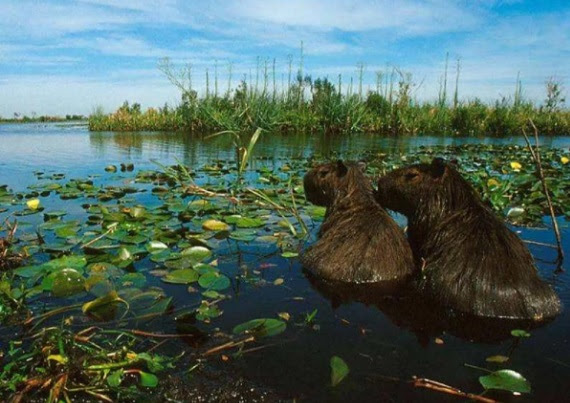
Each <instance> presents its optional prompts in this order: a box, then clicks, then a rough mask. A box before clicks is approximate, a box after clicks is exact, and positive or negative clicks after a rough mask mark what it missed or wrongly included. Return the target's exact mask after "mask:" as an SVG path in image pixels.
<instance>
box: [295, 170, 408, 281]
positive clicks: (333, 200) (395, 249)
mask: <svg viewBox="0 0 570 403" xmlns="http://www.w3.org/2000/svg"><path fill="white" fill-rule="evenodd" d="M364 169H365V165H363V164H362V163H359V164H355V163H347V164H345V163H343V162H342V161H337V162H336V163H327V164H322V165H319V166H317V167H316V168H313V169H312V170H310V171H309V172H307V174H306V175H305V177H304V181H303V184H304V187H305V195H306V197H307V200H309V201H310V202H312V203H314V204H316V205H319V206H324V207H326V208H327V211H326V215H325V220H324V222H323V224H322V225H321V228H320V230H319V240H318V241H317V242H316V243H315V244H314V245H312V246H311V247H310V248H309V249H308V250H307V251H306V252H305V253H304V254H303V256H302V262H303V264H304V266H305V267H306V268H307V269H308V270H310V271H311V272H312V273H314V274H315V275H317V276H319V277H320V278H323V279H326V280H331V281H340V282H345V283H377V282H384V281H402V280H405V279H407V278H409V276H410V275H411V274H412V273H413V272H414V270H415V268H414V261H413V255H412V251H411V249H410V246H409V244H408V242H407V240H406V237H405V235H404V232H403V231H402V230H401V229H400V227H398V225H397V224H396V222H394V220H393V219H392V218H391V217H390V216H389V215H388V213H387V212H386V210H384V209H383V208H382V207H380V205H379V204H378V203H376V201H375V200H374V195H373V189H372V185H371V183H370V180H369V179H368V178H367V177H366V176H365V174H364V172H363V171H364Z"/></svg>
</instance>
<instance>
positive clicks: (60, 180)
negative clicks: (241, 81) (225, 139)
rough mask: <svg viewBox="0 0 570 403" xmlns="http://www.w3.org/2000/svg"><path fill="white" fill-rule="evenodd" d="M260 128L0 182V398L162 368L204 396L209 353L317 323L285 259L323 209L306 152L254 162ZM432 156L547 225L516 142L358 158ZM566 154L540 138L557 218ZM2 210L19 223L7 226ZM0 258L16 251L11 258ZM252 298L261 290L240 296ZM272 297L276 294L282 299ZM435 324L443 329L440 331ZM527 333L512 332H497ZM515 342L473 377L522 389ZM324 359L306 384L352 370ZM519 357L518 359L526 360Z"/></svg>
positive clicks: (118, 391) (120, 393)
mask: <svg viewBox="0 0 570 403" xmlns="http://www.w3.org/2000/svg"><path fill="white" fill-rule="evenodd" d="M260 133H261V132H260V131H257V132H256V133H255V134H254V135H253V136H252V137H250V138H242V137H239V136H237V137H236V135H234V134H231V133H230V134H228V135H231V136H234V137H235V144H234V145H235V148H236V156H235V159H233V160H229V161H225V160H221V161H220V160H218V161H211V162H209V163H207V164H205V165H202V166H197V167H189V166H184V165H183V164H181V163H179V164H176V165H172V166H163V165H160V164H158V168H157V169H153V170H145V169H143V170H141V169H138V167H133V166H132V164H122V167H123V166H124V169H121V170H119V169H117V167H116V166H113V165H110V166H107V167H101V172H99V173H97V174H95V173H94V175H92V176H90V177H87V178H73V179H68V178H66V175H65V174H59V173H45V172H40V171H37V172H36V173H35V175H36V177H37V183H35V184H33V185H31V186H29V187H28V188H27V189H17V190H14V189H10V188H8V187H7V186H0V219H2V220H3V221H2V222H3V223H4V224H3V226H2V227H1V228H0V237H1V238H2V239H3V241H2V243H0V246H1V247H2V248H3V249H0V253H1V254H0V259H2V260H0V263H1V265H0V267H1V268H2V271H1V272H0V323H1V325H2V326H1V329H0V337H1V338H2V339H3V340H7V339H10V340H11V341H10V342H9V343H3V344H2V347H1V349H2V350H1V351H0V356H1V357H2V361H3V362H2V364H3V369H2V372H1V374H0V395H1V396H4V397H6V398H8V397H11V398H13V399H14V401H19V400H23V399H24V400H25V399H29V398H33V397H35V398H42V397H43V398H47V399H48V401H59V400H66V401H69V400H70V399H74V398H91V399H98V400H102V401H112V400H132V399H135V400H136V399H137V398H141V397H142V396H148V395H149V394H151V395H152V393H156V394H157V395H161V396H170V394H172V393H173V388H172V384H171V383H169V382H170V380H169V379H170V378H169V377H170V375H176V376H180V377H183V379H184V380H185V383H186V384H187V386H186V388H187V389H186V391H185V392H183V394H182V396H183V399H188V398H189V396H190V394H189V393H199V389H197V388H196V385H197V383H196V382H199V379H201V377H203V375H204V374H205V376H206V377H207V375H208V368H209V367H210V366H216V365H226V366H230V365H232V362H233V361H239V360H247V359H248V358H249V355H248V354H253V353H256V354H266V353H267V352H268V351H271V350H270V349H271V347H272V346H276V345H279V343H285V342H287V343H300V341H298V338H300V337H302V335H309V336H307V337H315V336H314V335H318V332H319V330H320V325H319V321H320V320H321V317H323V314H322V313H321V312H322V311H321V310H320V309H319V310H317V308H316V307H315V306H312V305H311V304H309V303H308V300H307V299H306V298H305V297H304V296H303V295H306V294H305V293H304V291H303V290H302V289H299V286H298V285H295V284H296V283H295V281H298V280H295V278H296V277H298V276H299V273H293V272H294V271H296V270H291V267H292V265H293V264H297V262H298V256H299V253H300V252H301V250H302V248H303V247H304V242H306V240H307V237H308V236H310V235H311V233H312V234H314V233H315V232H316V230H317V229H318V226H319V222H320V221H322V219H323V217H324V209H323V208H319V207H315V206H313V205H311V204H310V203H307V202H306V200H305V198H304V195H303V188H302V186H301V178H302V175H303V174H304V172H306V170H307V169H308V168H310V167H311V166H312V164H313V161H312V160H309V161H307V160H306V159H290V160H286V161H280V162H279V163H278V164H276V165H270V164H268V165H265V164H264V163H263V160H261V159H259V160H257V161H255V162H256V164H253V163H252V161H253V159H252V152H253V148H254V146H255V142H256V140H257V138H258V137H259V136H260ZM434 156H441V157H444V158H447V159H455V160H456V161H457V164H458V166H459V169H460V170H461V171H462V172H463V173H464V174H465V175H466V176H467V178H468V179H469V180H470V181H471V182H472V183H473V184H474V186H475V187H476V188H477V189H478V191H479V192H480V193H481V194H482V196H483V198H484V199H485V200H486V202H488V203H489V204H491V205H492V207H493V208H494V210H495V211H496V212H497V213H498V214H500V215H502V216H503V217H504V218H505V219H506V220H508V221H510V222H512V223H517V224H532V225H543V223H542V219H543V216H544V215H545V214H547V212H548V206H547V204H546V200H545V196H544V194H543V193H542V188H541V186H540V183H539V181H538V180H537V177H536V175H535V172H534V165H533V163H532V162H531V159H530V158H531V157H530V156H529V155H528V152H527V151H526V149H525V148H523V147H517V146H488V145H465V146H449V147H440V146H434V147H421V148H419V149H418V150H417V151H416V152H413V153H410V154H398V153H394V154H378V153H377V152H368V153H366V154H364V155H359V157H361V158H364V159H366V160H367V161H368V162H369V164H368V174H370V175H378V174H380V173H383V172H385V171H387V170H391V169H394V168H396V167H399V166H402V165H407V164H411V163H415V162H423V161H429V160H431V159H432V158H433V157H434ZM569 157H570V155H568V151H567V150H561V149H548V150H542V164H543V168H544V171H545V174H546V176H547V177H548V186H549V189H550V191H551V192H552V195H553V201H554V209H555V212H556V214H557V215H558V216H562V215H564V216H565V217H566V218H570V210H569V206H570V164H568V162H569ZM8 217H10V218H12V219H14V218H15V219H17V220H18V224H19V225H18V227H17V231H16V226H15V224H13V221H8V220H7V218H8ZM6 257H12V258H13V257H17V258H18V264H16V265H14V264H12V263H11V262H10V261H6ZM5 263H8V264H5ZM295 267H298V264H297V266H295ZM264 290H267V292H265V293H264ZM251 295H253V296H254V299H255V300H260V301H261V300H262V301H263V303H262V304H259V303H255V304H252V305H250V304H251V298H249V299H248V297H249V296H251ZM260 296H263V297H262V298H260ZM270 298H272V299H275V298H277V300H279V301H280V302H279V308H278V309H279V310H277V309H276V307H275V304H270V303H269V301H270ZM240 304H241V305H243V306H241V305H240ZM237 306H239V308H237ZM317 312H319V313H318V315H317ZM347 323H348V321H347ZM342 326H347V324H346V323H344V324H343V325H342ZM439 332H440V333H438V334H437V336H438V337H439V335H440V334H443V332H444V330H440V331H439ZM360 333H362V334H363V335H365V333H366V330H365V329H363V328H361V329H360ZM528 336H529V333H527V332H526V331H523V330H516V332H514V333H512V336H511V335H508V337H514V338H515V339H517V338H519V337H528ZM268 338H271V342H269V341H267V340H268ZM175 343H177V344H175ZM442 343H443V340H442V339H440V338H437V339H436V344H442ZM517 343H518V340H517V341H516V342H514V344H513V346H514V347H516V345H517ZM181 346H182V347H181ZM514 347H513V348H509V352H508V357H507V356H502V355H501V356H497V355H495V356H493V357H489V358H487V364H488V366H489V368H490V369H485V368H484V370H485V371H487V372H488V373H489V374H488V375H486V376H481V377H480V378H479V381H480V383H481V387H482V388H483V389H484V390H485V391H487V392H486V396H487V397H489V396H491V395H492V393H495V392H490V391H491V390H497V389H499V390H504V391H508V392H514V393H529V392H530V383H529V381H527V380H526V379H525V378H524V377H523V376H522V375H520V374H519V373H518V372H515V371H513V370H510V369H507V368H508V367H511V361H510V356H511V355H513V354H516V353H515V348H514ZM393 348H394V347H390V351H392V349H393ZM331 357H332V358H330V363H328V362H326V361H325V362H323V363H322V367H323V368H324V370H325V371H326V370H328V368H329V367H330V381H328V380H327V379H325V380H324V382H323V384H322V385H316V388H317V389H320V388H323V389H324V388H326V387H328V386H327V385H332V386H333V387H335V388H342V385H343V384H344V383H346V382H349V380H350V377H351V374H353V373H354V374H357V373H358V371H359V368H358V366H357V365H355V364H354V362H357V361H356V360H355V359H354V358H353V357H350V358H351V359H349V358H348V357H344V359H343V358H340V357H338V356H337V355H336V354H335V355H331ZM497 357H498V358H497ZM345 359H346V361H345ZM370 359H371V358H370ZM481 359H482V360H483V362H485V357H481ZM462 363H463V361H462ZM462 363H461V364H458V365H460V366H462V365H463V364H462ZM523 364H524V363H521V362H516V363H513V366H514V367H515V369H517V370H520V371H521V372H523V373H524V372H525V371H524V370H525V368H524V365H523ZM299 365H305V364H304V362H303V363H299ZM517 367H519V368H517ZM360 371H361V372H362V370H360ZM166 375H168V376H166ZM412 375H414V374H406V375H405V376H406V377H407V378H408V379H406V381H409V380H410V379H412V380H413V383H411V385H413V386H415V387H430V385H431V386H433V385H436V386H437V387H438V388H440V389H445V387H447V385H444V384H441V383H439V382H434V381H430V380H429V379H425V378H421V379H420V378H412ZM392 379H396V378H392ZM473 379H476V375H475V374H474V375H473ZM441 381H445V380H444V379H441ZM198 384H199V383H198ZM232 387H233V386H232ZM432 389H433V387H432ZM153 390H154V391H155V392H152V391H153ZM196 390H198V392H196ZM247 390H248V391H249V390H252V389H251V388H247ZM447 390H448V391H447V392H446V393H453V394H460V395H461V396H464V397H469V398H470V399H474V398H477V399H478V400H480V401H492V400H489V399H488V400H484V399H486V398H482V397H480V396H479V395H471V394H467V393H463V392H461V391H459V390H458V389H455V388H452V387H447ZM349 391H350V389H349ZM232 392H235V393H238V394H239V393H241V392H240V391H239V390H232ZM184 393H185V394H184ZM204 393H205V396H208V395H209V393H210V390H205V391H204ZM244 393H245V391H244ZM248 393H249V392H248ZM290 393H291V392H290ZM292 393H294V391H293V392H292ZM461 393H463V394H461ZM192 396H195V395H192Z"/></svg>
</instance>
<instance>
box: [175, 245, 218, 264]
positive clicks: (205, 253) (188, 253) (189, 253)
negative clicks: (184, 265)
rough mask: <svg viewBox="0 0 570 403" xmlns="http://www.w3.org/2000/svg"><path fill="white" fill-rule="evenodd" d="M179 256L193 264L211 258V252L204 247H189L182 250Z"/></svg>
mask: <svg viewBox="0 0 570 403" xmlns="http://www.w3.org/2000/svg"><path fill="white" fill-rule="evenodd" d="M180 254H181V255H182V258H185V259H190V260H191V261H192V262H193V263H194V264H195V263H200V262H202V261H204V260H205V259H207V258H209V257H210V256H212V251H211V250H210V249H208V248H206V247H204V246H191V247H190V248H186V249H184V250H183V251H182V252H181V253H180Z"/></svg>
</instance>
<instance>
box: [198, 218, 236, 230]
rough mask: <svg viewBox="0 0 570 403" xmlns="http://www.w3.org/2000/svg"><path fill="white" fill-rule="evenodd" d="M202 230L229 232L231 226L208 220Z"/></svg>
mask: <svg viewBox="0 0 570 403" xmlns="http://www.w3.org/2000/svg"><path fill="white" fill-rule="evenodd" d="M202 228H204V229H205V230H207V231H227V230H229V229H230V226H229V225H228V224H226V223H225V222H223V221H218V220H206V221H204V222H203V223H202Z"/></svg>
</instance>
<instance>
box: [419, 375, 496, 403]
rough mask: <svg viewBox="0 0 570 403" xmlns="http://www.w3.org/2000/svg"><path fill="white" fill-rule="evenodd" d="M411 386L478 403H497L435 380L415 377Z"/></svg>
mask: <svg viewBox="0 0 570 403" xmlns="http://www.w3.org/2000/svg"><path fill="white" fill-rule="evenodd" d="M411 384H412V385H413V386H414V387H415V388H426V389H431V390H435V391H437V392H441V393H447V394H449V395H454V396H460V397H464V398H466V399H471V400H476V401H478V402H484V403H497V401H496V400H493V399H489V398H487V397H483V396H480V395H475V394H473V393H467V392H463V391H461V390H459V389H457V388H454V387H453V386H449V385H446V384H445V383H441V382H437V381H433V380H431V379H427V378H417V377H415V376H414V377H413V378H412V381H411Z"/></svg>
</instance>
